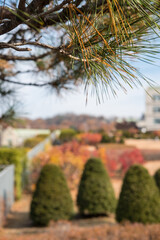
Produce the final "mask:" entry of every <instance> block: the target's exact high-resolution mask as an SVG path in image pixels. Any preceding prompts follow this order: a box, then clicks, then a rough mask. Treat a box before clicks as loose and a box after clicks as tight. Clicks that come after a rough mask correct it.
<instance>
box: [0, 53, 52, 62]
mask: <svg viewBox="0 0 160 240" xmlns="http://www.w3.org/2000/svg"><path fill="white" fill-rule="evenodd" d="M51 53H52V52H51V51H50V52H47V53H44V54H41V55H39V56H29V57H23V56H17V55H6V54H0V59H4V60H11V61H16V60H21V61H36V60H38V59H42V58H44V57H46V56H48V55H50V54H51Z"/></svg>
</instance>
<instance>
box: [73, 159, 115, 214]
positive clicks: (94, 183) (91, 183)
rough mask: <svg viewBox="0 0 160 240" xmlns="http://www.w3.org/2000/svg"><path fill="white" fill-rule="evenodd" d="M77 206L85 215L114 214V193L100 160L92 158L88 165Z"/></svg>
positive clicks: (82, 180) (80, 187) (81, 183)
mask: <svg viewBox="0 0 160 240" xmlns="http://www.w3.org/2000/svg"><path fill="white" fill-rule="evenodd" d="M77 205H78V207H79V211H80V213H81V214H83V215H91V216H92V215H93V216H94V215H103V214H107V213H112V212H114V210H115V206H116V199H115V195H114V191H113V188H112V185H111V182H110V179H109V176H108V174H107V172H106V170H105V168H104V166H103V164H102V162H101V160H100V159H97V158H91V159H89V160H88V162H87V163H86V165H85V168H84V171H83V174H82V177H81V181H80V185H79V191H78V196H77Z"/></svg>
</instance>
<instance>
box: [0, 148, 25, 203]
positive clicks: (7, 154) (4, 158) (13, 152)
mask: <svg viewBox="0 0 160 240" xmlns="http://www.w3.org/2000/svg"><path fill="white" fill-rule="evenodd" d="M0 164H1V165H9V164H14V166H15V197H16V199H20V198H21V194H22V189H23V186H24V184H25V183H26V181H27V176H26V174H25V173H26V164H27V157H26V151H25V150H24V149H15V148H0Z"/></svg>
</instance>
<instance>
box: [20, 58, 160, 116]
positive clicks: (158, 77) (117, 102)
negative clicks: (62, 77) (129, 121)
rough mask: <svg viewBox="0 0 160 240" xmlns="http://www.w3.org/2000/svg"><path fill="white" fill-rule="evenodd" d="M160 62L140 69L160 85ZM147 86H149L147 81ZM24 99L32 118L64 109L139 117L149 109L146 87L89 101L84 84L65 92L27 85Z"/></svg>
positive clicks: (144, 65) (24, 107)
mask: <svg viewBox="0 0 160 240" xmlns="http://www.w3.org/2000/svg"><path fill="white" fill-rule="evenodd" d="M156 64H157V66H153V65H149V64H140V65H139V66H138V68H139V70H141V72H142V73H143V74H145V75H146V76H147V77H149V78H151V79H152V80H154V81H155V82H156V84H157V85H160V67H158V65H159V66H160V61H158V60H157V62H156ZM143 86H144V88H146V87H147V84H146V83H143ZM19 92H20V99H21V100H22V99H23V115H25V116H27V117H29V118H32V119H34V118H39V117H41V118H46V117H52V116H54V115H57V114H63V113H68V112H69V113H71V112H72V113H76V114H81V113H86V114H92V115H96V116H100V115H103V116H105V117H111V116H118V117H135V118H138V117H140V116H141V114H142V113H144V111H145V91H144V89H143V88H142V87H138V88H133V89H129V88H127V94H125V93H123V92H122V91H120V92H118V94H117V95H118V96H117V97H116V98H114V97H111V98H110V99H107V98H106V99H105V100H104V101H103V102H101V103H100V104H99V103H98V104H97V101H96V95H93V96H91V95H90V94H89V96H88V103H87V105H86V94H85V92H84V86H81V87H79V89H77V91H74V92H70V91H66V92H63V93H62V96H59V97H58V96H56V94H55V93H54V92H52V93H51V92H49V91H48V90H46V89H43V88H41V89H39V88H33V87H32V88H31V87H23V88H21V89H20V91H19Z"/></svg>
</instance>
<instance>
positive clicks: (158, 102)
mask: <svg viewBox="0 0 160 240" xmlns="http://www.w3.org/2000/svg"><path fill="white" fill-rule="evenodd" d="M147 92H148V94H146V112H145V125H146V128H147V130H148V131H154V130H160V88H156V90H154V89H153V88H149V89H148V90H147Z"/></svg>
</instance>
